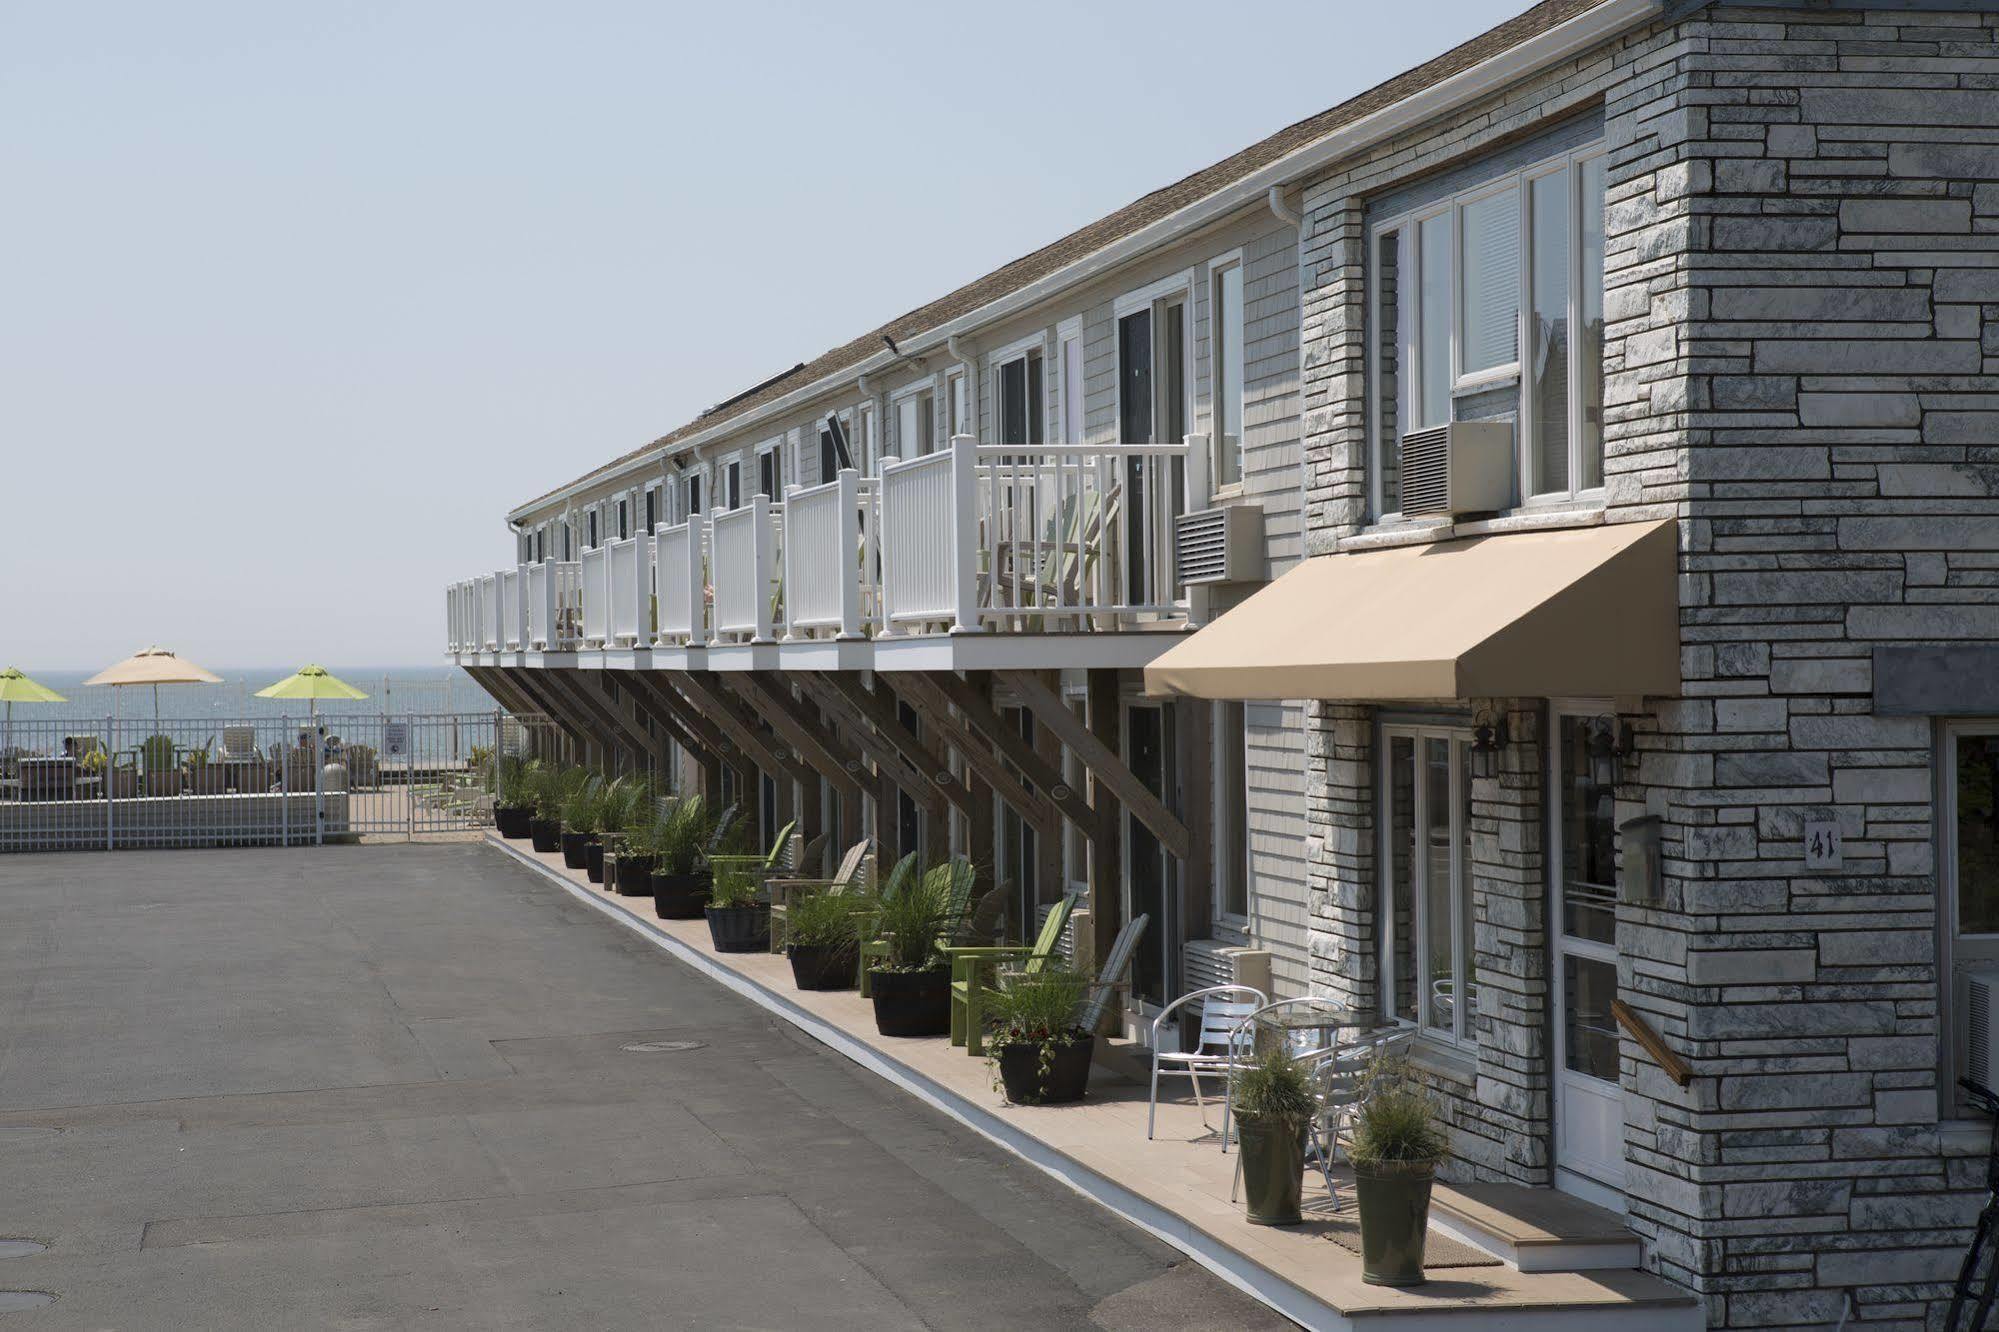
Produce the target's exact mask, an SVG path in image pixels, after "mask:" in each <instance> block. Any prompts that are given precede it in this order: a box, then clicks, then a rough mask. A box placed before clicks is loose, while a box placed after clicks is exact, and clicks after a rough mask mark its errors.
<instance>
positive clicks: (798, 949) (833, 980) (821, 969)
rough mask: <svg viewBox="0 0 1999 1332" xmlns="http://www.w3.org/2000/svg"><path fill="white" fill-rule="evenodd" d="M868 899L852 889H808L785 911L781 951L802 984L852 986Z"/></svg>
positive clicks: (820, 987)
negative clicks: (845, 890)
mask: <svg viewBox="0 0 1999 1332" xmlns="http://www.w3.org/2000/svg"><path fill="white" fill-rule="evenodd" d="M869 910H870V904H869V903H868V902H867V901H866V900H865V899H863V898H861V897H858V896H857V895H855V894H853V893H828V892H816V893H807V894H806V895H805V896H803V897H799V898H796V899H794V900H793V901H792V902H791V904H790V905H789V906H788V907H786V908H785V913H784V951H785V954H786V956H788V957H789V958H790V959H791V979H792V981H793V982H794V983H795V984H796V985H797V986H798V988H799V989H801V990H851V989H853V988H854V985H855V982H856V980H857V979H858V977H857V975H856V971H855V966H856V963H857V962H858V961H859V960H860V941H861V923H862V921H863V920H864V919H866V916H867V913H868V912H869Z"/></svg>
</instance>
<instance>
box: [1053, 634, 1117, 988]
mask: <svg viewBox="0 0 1999 1332" xmlns="http://www.w3.org/2000/svg"><path fill="white" fill-rule="evenodd" d="M1088 689H1089V694H1088V702H1087V706H1088V709H1089V728H1090V734H1091V736H1092V737H1093V738H1094V739H1095V740H1096V742H1097V744H1098V745H1100V746H1103V747H1104V748H1107V749H1109V750H1110V751H1111V752H1112V753H1116V752H1117V749H1118V744H1119V739H1120V737H1121V736H1122V735H1123V733H1124V704H1123V702H1122V701H1121V700H1120V699H1119V697H1118V678H1117V672H1116V671H1113V670H1102V669H1099V670H1093V671H1091V672H1090V674H1089V684H1088ZM1035 715H1036V716H1039V715H1040V714H1039V713H1036V714H1035ZM1050 729H1053V728H1050ZM1078 757H1079V758H1080V757H1081V756H1080V755H1078ZM1088 766H1089V765H1088V764H1085V765H1084V767H1085V769H1086V770H1087V769H1088ZM1090 808H1091V809H1092V810H1093V811H1095V813H1096V816H1097V834H1096V836H1095V837H1092V838H1091V839H1090V956H1091V957H1092V958H1101V957H1106V956H1108V955H1109V953H1110V949H1111V945H1112V944H1113V943H1115V942H1116V941H1117V933H1118V930H1119V928H1120V927H1121V926H1122V925H1123V923H1124V807H1123V806H1122V805H1120V804H1119V803H1118V798H1117V795H1116V794H1115V793H1114V792H1113V791H1112V790H1111V788H1110V785H1109V784H1108V783H1106V782H1104V781H1103V780H1102V779H1100V778H1098V777H1096V776H1094V775H1092V777H1091V778H1090Z"/></svg>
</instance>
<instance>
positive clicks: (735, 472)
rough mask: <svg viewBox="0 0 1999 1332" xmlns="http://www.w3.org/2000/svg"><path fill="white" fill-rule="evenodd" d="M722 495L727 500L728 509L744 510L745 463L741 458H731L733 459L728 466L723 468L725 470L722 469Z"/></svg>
mask: <svg viewBox="0 0 1999 1332" xmlns="http://www.w3.org/2000/svg"><path fill="white" fill-rule="evenodd" d="M722 495H723V497H724V499H726V500H727V507H728V508H731V509H740V508H742V507H743V461H742V459H740V458H731V459H730V460H729V462H728V465H727V466H725V467H723V469H722Z"/></svg>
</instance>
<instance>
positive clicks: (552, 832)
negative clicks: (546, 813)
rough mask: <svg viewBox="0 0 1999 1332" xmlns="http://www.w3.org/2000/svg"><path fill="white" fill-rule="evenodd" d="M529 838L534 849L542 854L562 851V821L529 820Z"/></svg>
mask: <svg viewBox="0 0 1999 1332" xmlns="http://www.w3.org/2000/svg"><path fill="white" fill-rule="evenodd" d="M528 838H529V840H530V841H532V842H533V844H534V849H535V850H537V851H541V852H544V853H545V852H549V851H560V850H561V849H562V821H561V820H560V819H529V820H528Z"/></svg>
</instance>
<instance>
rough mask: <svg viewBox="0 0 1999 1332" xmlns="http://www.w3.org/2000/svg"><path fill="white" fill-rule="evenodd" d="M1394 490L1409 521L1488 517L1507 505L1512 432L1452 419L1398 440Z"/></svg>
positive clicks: (1504, 426)
mask: <svg viewBox="0 0 1999 1332" xmlns="http://www.w3.org/2000/svg"><path fill="white" fill-rule="evenodd" d="M1396 486H1397V489H1398V490H1399V491H1400V493H1401V499H1402V513H1403V516H1404V517H1409V518H1419V517H1420V518H1428V517H1446V518H1452V517H1456V516H1457V515H1459V514H1462V513H1491V512H1493V511H1494V510H1496V509H1504V508H1506V507H1507V506H1508V505H1510V504H1512V503H1513V428H1512V427H1511V426H1509V425H1507V424H1506V423H1505V422H1504V421H1453V422H1452V423H1451V424H1449V425H1441V426H1432V427H1431V428H1430V429H1428V430H1412V431H1411V432H1409V433H1408V434H1406V435H1404V436H1403V437H1402V453H1401V463H1400V470H1399V471H1398V473H1397V476H1396Z"/></svg>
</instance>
